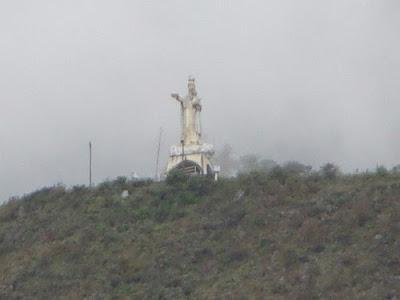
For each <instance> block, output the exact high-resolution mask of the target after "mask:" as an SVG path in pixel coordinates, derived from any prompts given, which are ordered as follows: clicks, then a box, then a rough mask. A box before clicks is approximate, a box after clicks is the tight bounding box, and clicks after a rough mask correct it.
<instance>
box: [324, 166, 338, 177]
mask: <svg viewBox="0 0 400 300" xmlns="http://www.w3.org/2000/svg"><path fill="white" fill-rule="evenodd" d="M339 173H340V170H339V167H338V166H336V165H335V164H333V163H327V164H325V165H323V166H322V167H321V175H322V177H324V178H326V179H335V178H337V177H338V176H339Z"/></svg>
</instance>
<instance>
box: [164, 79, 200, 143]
mask: <svg viewBox="0 0 400 300" xmlns="http://www.w3.org/2000/svg"><path fill="white" fill-rule="evenodd" d="M171 96H172V97H173V98H175V99H176V100H177V101H179V103H180V104H181V126H182V141H183V142H184V144H185V145H199V144H200V138H201V122H200V112H201V102H200V98H198V97H197V91H196V84H195V80H194V78H192V77H189V80H188V95H187V96H186V97H184V98H182V97H181V96H179V94H172V95H171Z"/></svg>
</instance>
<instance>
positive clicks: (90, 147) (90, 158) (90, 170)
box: [89, 142, 92, 187]
mask: <svg viewBox="0 0 400 300" xmlns="http://www.w3.org/2000/svg"><path fill="white" fill-rule="evenodd" d="M89 187H92V142H89Z"/></svg>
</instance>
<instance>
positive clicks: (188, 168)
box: [167, 144, 215, 176]
mask: <svg viewBox="0 0 400 300" xmlns="http://www.w3.org/2000/svg"><path fill="white" fill-rule="evenodd" d="M214 153H215V151H214V148H213V146H212V145H209V144H200V145H184V146H178V145H176V146H172V147H171V154H170V157H169V161H168V166H167V173H168V172H170V171H171V170H173V169H178V170H181V171H182V172H184V173H185V174H187V175H208V176H213V175H214V174H215V170H214V168H215V167H214V165H213V164H212V162H211V158H212V156H213V155H214Z"/></svg>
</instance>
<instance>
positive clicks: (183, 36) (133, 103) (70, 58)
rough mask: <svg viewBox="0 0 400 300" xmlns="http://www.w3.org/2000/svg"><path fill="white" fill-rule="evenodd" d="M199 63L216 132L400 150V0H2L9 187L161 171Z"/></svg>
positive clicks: (245, 145) (274, 144) (347, 152)
mask: <svg viewBox="0 0 400 300" xmlns="http://www.w3.org/2000/svg"><path fill="white" fill-rule="evenodd" d="M188 75H193V76H195V77H196V79H197V82H198V91H199V94H200V97H202V99H203V105H204V109H203V115H202V119H203V128H204V130H205V136H206V139H207V141H208V142H211V143H213V144H214V145H215V146H216V147H217V148H221V147H222V146H223V145H224V144H226V143H228V144H230V145H232V147H233V149H234V150H235V152H236V153H237V155H241V154H246V153H259V154H261V155H262V156H264V157H267V158H271V159H274V160H277V161H278V162H283V161H287V160H298V161H301V162H304V163H307V164H311V165H312V166H314V167H315V168H317V169H318V168H319V166H320V165H321V164H323V163H325V162H327V161H332V162H335V163H337V164H339V165H340V166H341V168H342V169H344V170H348V171H351V170H355V169H356V168H360V169H365V168H375V166H376V165H377V164H385V165H387V166H388V167H390V166H393V165H395V164H399V163H400V140H399V131H400V120H399V118H398V114H399V109H400V101H399V100H400V1H399V0H302V1H298V0H274V1H270V0H257V1H256V0H246V1H243V0H201V1H195V0H162V1H161V0H159V1H155V0H126V1H122V0H113V1H103V0H91V1H89V0H65V1H64V0H47V1H46V0H36V1H31V0H0V104H1V106H0V122H1V126H0V201H2V200H6V199H7V198H8V197H9V196H11V195H21V194H23V193H26V192H30V191H32V190H34V189H36V188H39V187H42V186H44V185H53V184H56V183H58V182H63V183H65V184H67V185H72V184H86V183H87V177H88V175H87V167H88V162H87V161H88V142H89V140H91V141H92V142H93V145H94V178H95V181H96V182H100V181H102V180H104V179H106V178H108V177H109V178H113V177H116V176H118V175H128V176H129V175H130V174H131V173H132V172H134V171H135V172H137V173H138V174H140V175H143V176H153V174H154V169H155V163H154V160H155V155H156V144H157V135H158V131H159V128H160V127H163V129H164V139H163V144H162V146H163V147H162V149H161V150H162V151H161V154H162V155H161V158H162V163H163V164H165V163H166V160H167V157H168V152H169V147H170V145H171V144H172V143H175V142H177V141H178V140H179V107H178V105H177V103H176V102H175V101H174V100H173V99H171V98H170V96H169V95H170V93H171V92H179V93H181V94H185V93H186V80H187V77H188Z"/></svg>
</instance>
